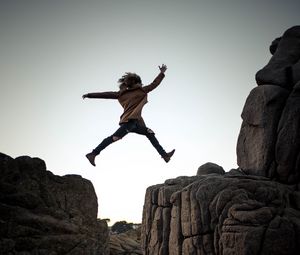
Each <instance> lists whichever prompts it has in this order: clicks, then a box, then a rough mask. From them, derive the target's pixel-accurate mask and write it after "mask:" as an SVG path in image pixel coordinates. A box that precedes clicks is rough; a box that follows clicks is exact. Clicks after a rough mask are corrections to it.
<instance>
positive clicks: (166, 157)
mask: <svg viewBox="0 0 300 255" xmlns="http://www.w3.org/2000/svg"><path fill="white" fill-rule="evenodd" d="M174 152H175V149H174V150H172V151H170V152H168V153H167V154H166V155H165V156H163V157H162V158H163V159H164V160H165V161H166V163H168V162H169V161H170V159H171V158H172V156H173V154H174Z"/></svg>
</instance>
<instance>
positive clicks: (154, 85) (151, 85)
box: [143, 64, 167, 93]
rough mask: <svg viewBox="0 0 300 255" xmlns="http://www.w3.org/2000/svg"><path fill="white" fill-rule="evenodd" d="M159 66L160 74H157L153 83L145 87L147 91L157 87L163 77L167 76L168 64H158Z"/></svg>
mask: <svg viewBox="0 0 300 255" xmlns="http://www.w3.org/2000/svg"><path fill="white" fill-rule="evenodd" d="M158 68H159V70H160V73H159V75H157V76H156V78H155V79H154V81H153V82H152V83H151V84H149V85H147V86H144V87H143V88H144V90H145V91H146V93H148V92H150V91H152V90H153V89H155V88H156V87H157V86H158V85H159V84H160V83H161V81H162V80H163V78H165V71H166V70H167V66H166V65H164V64H162V65H161V66H158Z"/></svg>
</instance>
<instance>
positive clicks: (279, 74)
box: [256, 26, 300, 90]
mask: <svg viewBox="0 0 300 255" xmlns="http://www.w3.org/2000/svg"><path fill="white" fill-rule="evenodd" d="M270 51H271V52H273V54H274V55H273V56H272V58H271V59H270V61H269V63H268V64H267V65H266V66H265V67H264V68H262V69H261V70H259V71H258V72H257V73H256V82H257V84H258V85H265V84H273V85H277V86H281V87H283V88H286V89H289V90H291V89H292V88H293V87H294V85H295V84H296V83H297V82H299V81H300V26H294V27H291V28H290V29H288V30H287V31H286V32H285V33H284V34H283V36H282V37H281V39H278V38H277V39H276V40H275V41H274V42H273V43H272V45H271V46H270Z"/></svg>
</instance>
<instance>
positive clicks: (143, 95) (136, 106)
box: [82, 64, 175, 166]
mask: <svg viewBox="0 0 300 255" xmlns="http://www.w3.org/2000/svg"><path fill="white" fill-rule="evenodd" d="M159 70H160V73H159V74H158V76H157V77H156V78H155V79H154V81H153V82H152V83H151V84H149V85H147V86H143V85H142V81H141V78H140V76H138V75H137V74H135V73H130V72H127V73H125V74H124V75H123V76H122V77H121V78H120V79H119V80H118V82H119V84H120V85H119V91H117V92H96V93H88V94H84V95H83V96H82V98H83V99H85V98H102V99H118V101H119V103H120V104H121V106H122V107H123V109H124V112H123V114H122V115H121V117H120V122H119V124H120V127H119V128H118V130H117V131H116V132H115V133H114V134H113V135H111V136H109V137H107V138H105V139H104V140H103V141H102V142H101V143H100V144H99V145H98V146H97V147H96V148H95V149H94V150H93V151H92V152H90V153H88V154H86V157H87V159H88V160H89V161H90V163H91V164H92V165H93V166H96V164H95V158H96V156H97V155H99V154H100V152H101V151H102V150H103V149H105V148H106V147H107V146H108V145H110V144H112V143H113V142H116V141H118V140H120V139H122V138H123V137H124V136H125V135H127V134H128V133H131V132H133V133H137V134H139V135H144V136H146V137H147V138H148V139H149V141H150V142H151V144H152V145H153V146H154V148H155V149H156V150H157V151H158V153H159V154H160V155H161V157H162V158H163V159H164V160H165V162H167V163H168V162H169V161H170V159H171V157H172V156H173V154H174V152H175V150H172V151H170V152H168V153H167V152H166V151H165V150H164V149H163V147H162V146H161V145H160V144H159V142H158V140H157V139H156V137H155V133H154V132H153V131H152V130H151V129H150V128H148V127H146V125H145V122H144V120H143V118H142V110H143V107H144V105H145V104H146V103H147V102H148V101H147V94H148V93H149V92H150V91H152V90H154V89H155V88H156V87H157V86H158V85H159V84H160V83H161V81H162V80H163V78H164V77H165V71H166V70H167V66H166V65H164V64H163V65H162V66H159Z"/></svg>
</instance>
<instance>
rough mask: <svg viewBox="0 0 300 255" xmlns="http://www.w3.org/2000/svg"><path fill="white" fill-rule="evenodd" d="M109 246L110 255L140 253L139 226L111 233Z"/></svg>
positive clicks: (136, 254)
mask: <svg viewBox="0 0 300 255" xmlns="http://www.w3.org/2000/svg"><path fill="white" fill-rule="evenodd" d="M109 248H110V255H142V254H143V253H142V249H141V228H138V229H131V230H128V231H126V232H124V233H120V234H111V235H110V240H109Z"/></svg>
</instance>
